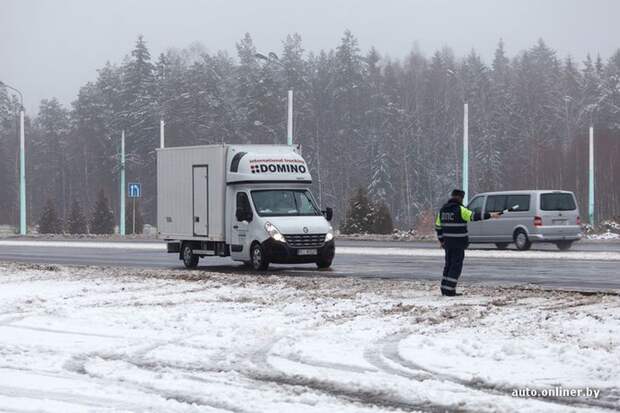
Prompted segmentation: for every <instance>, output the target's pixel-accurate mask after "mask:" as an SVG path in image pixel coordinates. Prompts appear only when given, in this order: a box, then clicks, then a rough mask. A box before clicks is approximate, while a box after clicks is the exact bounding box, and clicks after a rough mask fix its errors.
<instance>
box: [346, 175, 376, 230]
mask: <svg viewBox="0 0 620 413" xmlns="http://www.w3.org/2000/svg"><path fill="white" fill-rule="evenodd" d="M373 213H374V210H373V207H372V204H371V203H370V201H369V200H368V193H367V191H366V190H365V189H364V188H362V187H359V188H358V189H357V190H356V191H355V193H354V194H353V196H352V197H351V198H350V200H349V207H348V209H347V219H346V221H345V223H344V225H343V226H342V232H343V233H345V234H368V233H371V232H372V230H373Z"/></svg>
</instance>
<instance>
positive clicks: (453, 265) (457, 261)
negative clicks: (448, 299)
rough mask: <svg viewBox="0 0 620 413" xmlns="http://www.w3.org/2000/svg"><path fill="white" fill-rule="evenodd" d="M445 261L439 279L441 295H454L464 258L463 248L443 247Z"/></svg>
mask: <svg viewBox="0 0 620 413" xmlns="http://www.w3.org/2000/svg"><path fill="white" fill-rule="evenodd" d="M445 253H446V263H445V265H444V267H443V278H442V279H441V293H442V294H443V295H455V294H456V283H457V282H458V281H459V277H460V276H461V271H462V270H463V260H464V259H465V249H464V248H454V247H448V246H446V247H445Z"/></svg>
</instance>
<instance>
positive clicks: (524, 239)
mask: <svg viewBox="0 0 620 413" xmlns="http://www.w3.org/2000/svg"><path fill="white" fill-rule="evenodd" d="M514 238H515V245H516V246H517V249H518V250H520V251H527V250H529V249H530V248H531V247H532V242H531V241H530V239H529V238H528V236H527V233H526V232H525V231H523V230H522V229H518V230H516V231H515V235H514Z"/></svg>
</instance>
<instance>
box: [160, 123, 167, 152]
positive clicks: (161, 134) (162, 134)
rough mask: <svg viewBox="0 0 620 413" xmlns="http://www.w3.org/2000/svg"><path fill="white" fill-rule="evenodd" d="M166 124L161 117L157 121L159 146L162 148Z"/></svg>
mask: <svg viewBox="0 0 620 413" xmlns="http://www.w3.org/2000/svg"><path fill="white" fill-rule="evenodd" d="M165 126H166V123H165V122H164V120H163V119H161V120H160V121H159V147H160V148H163V147H164V142H165V139H164V127H165Z"/></svg>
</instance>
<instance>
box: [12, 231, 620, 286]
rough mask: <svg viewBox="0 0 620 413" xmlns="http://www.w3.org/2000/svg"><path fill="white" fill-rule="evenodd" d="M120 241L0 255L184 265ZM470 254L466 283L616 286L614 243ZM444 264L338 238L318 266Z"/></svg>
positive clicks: (370, 271) (408, 246)
mask: <svg viewBox="0 0 620 413" xmlns="http://www.w3.org/2000/svg"><path fill="white" fill-rule="evenodd" d="M89 243H90V245H89ZM24 244H26V245H24ZM119 244H121V243H119V242H111V243H109V245H107V243H106V242H100V241H97V242H93V241H80V242H79V244H75V242H68V243H65V244H62V245H63V246H56V245H61V244H56V241H26V242H25V243H24V242H22V243H21V244H20V241H19V240H15V241H13V240H0V261H13V262H28V263H49V264H64V265H97V266H132V267H152V268H174V269H178V268H183V267H182V263H181V262H180V261H179V260H178V256H177V255H176V254H166V253H165V252H164V251H163V250H161V246H160V245H159V244H158V243H156V242H145V241H139V242H134V241H123V242H122V245H120V247H119ZM76 245H80V246H76ZM84 245H87V246H88V248H85V247H84ZM112 245H113V246H114V247H112ZM123 245H127V247H126V248H124V247H123ZM143 247H144V248H143ZM338 248H339V249H340V251H339V250H338ZM606 254H607V255H606ZM467 255H468V256H467V257H466V263H465V269H464V271H463V276H462V280H463V281H464V282H491V283H500V284H506V285H510V284H513V283H531V284H536V285H540V286H544V287H548V288H567V289H578V290H609V289H620V243H618V242H581V243H578V244H576V245H575V246H574V248H573V249H572V250H571V251H569V252H559V251H556V250H555V248H554V247H553V246H540V247H538V248H536V251H532V252H529V253H528V252H526V253H523V252H519V251H508V252H506V253H503V252H498V251H497V250H496V249H495V248H493V247H492V246H485V245H481V246H474V247H473V248H472V249H471V250H469V251H468V252H467ZM582 257H583V259H582ZM442 265H443V257H442V256H441V251H440V250H439V249H438V248H437V244H436V243H433V242H386V241H344V240H339V241H337V251H336V259H335V261H334V264H333V267H332V268H331V269H329V270H327V271H320V274H322V275H324V276H325V275H328V276H329V275H332V276H359V277H369V278H403V279H439V276H440V274H441V269H442ZM199 269H203V270H208V271H215V272H227V273H230V272H242V271H243V272H248V271H249V270H248V269H247V268H245V267H243V266H240V265H239V264H237V263H233V262H232V261H231V260H230V259H228V258H219V257H208V258H205V259H201V261H200V264H199ZM270 272H272V273H278V274H287V275H295V276H312V275H315V274H318V273H319V272H318V271H317V270H316V268H315V267H314V266H313V265H297V266H283V265H272V267H271V270H270Z"/></svg>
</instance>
